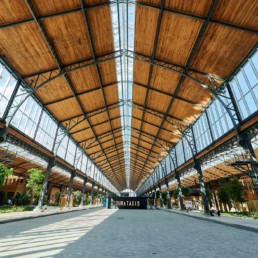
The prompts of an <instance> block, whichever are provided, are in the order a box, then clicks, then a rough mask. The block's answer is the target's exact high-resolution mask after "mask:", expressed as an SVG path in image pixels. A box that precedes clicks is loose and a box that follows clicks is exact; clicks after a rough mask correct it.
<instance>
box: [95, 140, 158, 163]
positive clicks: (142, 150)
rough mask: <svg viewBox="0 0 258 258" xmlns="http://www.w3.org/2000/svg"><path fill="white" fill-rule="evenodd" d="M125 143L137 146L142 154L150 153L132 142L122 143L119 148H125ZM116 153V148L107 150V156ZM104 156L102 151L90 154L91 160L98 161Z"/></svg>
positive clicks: (112, 147) (118, 145)
mask: <svg viewBox="0 0 258 258" xmlns="http://www.w3.org/2000/svg"><path fill="white" fill-rule="evenodd" d="M125 143H130V144H131V145H132V146H136V147H137V148H140V150H141V152H142V153H144V154H147V153H148V151H147V150H146V149H145V148H143V147H141V146H138V145H137V144H135V143H132V142H121V143H119V144H117V147H120V146H123V145H124V144H125ZM114 151H115V147H114V146H111V147H109V148H107V149H105V154H110V153H112V152H114ZM153 153H155V154H157V155H159V153H158V152H155V151H153ZM103 155H104V154H103V152H102V151H97V152H95V153H92V154H90V158H91V159H94V160H96V159H97V158H99V157H101V156H103ZM150 157H152V158H154V159H156V158H157V157H155V156H150Z"/></svg>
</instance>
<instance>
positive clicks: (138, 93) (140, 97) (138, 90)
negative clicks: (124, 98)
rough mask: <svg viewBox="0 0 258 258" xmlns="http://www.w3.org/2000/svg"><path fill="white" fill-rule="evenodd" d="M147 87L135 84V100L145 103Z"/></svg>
mask: <svg viewBox="0 0 258 258" xmlns="http://www.w3.org/2000/svg"><path fill="white" fill-rule="evenodd" d="M146 91H147V89H145V88H143V87H139V86H137V85H136V84H134V85H133V102H134V103H136V104H140V105H143V104H144V100H145V97H146Z"/></svg>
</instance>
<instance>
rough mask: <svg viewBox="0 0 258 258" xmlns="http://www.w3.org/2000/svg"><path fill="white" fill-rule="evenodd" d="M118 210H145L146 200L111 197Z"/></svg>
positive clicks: (141, 198)
mask: <svg viewBox="0 0 258 258" xmlns="http://www.w3.org/2000/svg"><path fill="white" fill-rule="evenodd" d="M112 199H113V200H114V201H115V202H116V206H117V207H118V208H119V209H147V198H143V197H113V198H112Z"/></svg>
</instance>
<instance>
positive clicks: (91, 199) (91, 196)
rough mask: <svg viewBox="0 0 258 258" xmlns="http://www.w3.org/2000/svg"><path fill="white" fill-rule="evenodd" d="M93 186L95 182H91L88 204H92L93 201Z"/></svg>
mask: <svg viewBox="0 0 258 258" xmlns="http://www.w3.org/2000/svg"><path fill="white" fill-rule="evenodd" d="M94 186H95V183H92V185H91V193H90V205H93V201H94V191H93V188H94Z"/></svg>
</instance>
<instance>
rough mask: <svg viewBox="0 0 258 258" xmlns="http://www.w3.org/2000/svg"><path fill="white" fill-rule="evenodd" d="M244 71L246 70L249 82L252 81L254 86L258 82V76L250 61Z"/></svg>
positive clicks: (251, 83)
mask: <svg viewBox="0 0 258 258" xmlns="http://www.w3.org/2000/svg"><path fill="white" fill-rule="evenodd" d="M244 71H245V74H246V77H247V79H248V82H249V83H250V85H251V87H253V86H254V85H255V84H256V83H257V77H256V76H255V73H254V70H253V68H252V66H251V64H250V62H248V63H247V64H246V65H245V66H244Z"/></svg>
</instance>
